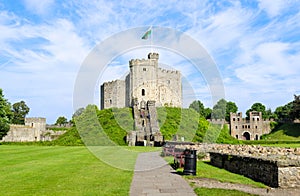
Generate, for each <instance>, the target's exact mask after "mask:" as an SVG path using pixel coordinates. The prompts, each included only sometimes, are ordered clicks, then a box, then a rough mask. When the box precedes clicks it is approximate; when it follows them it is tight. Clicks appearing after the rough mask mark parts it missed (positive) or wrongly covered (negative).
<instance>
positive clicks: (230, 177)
mask: <svg viewBox="0 0 300 196" xmlns="http://www.w3.org/2000/svg"><path fill="white" fill-rule="evenodd" d="M187 178H212V179H216V180H218V181H220V182H230V183H239V184H246V185H250V186H253V187H260V188H266V187H267V186H266V185H264V184H263V183H260V182H256V181H254V180H251V179H250V178H247V177H245V176H242V175H238V174H234V173H231V172H229V171H227V170H225V169H220V168H218V167H215V166H212V165H210V164H208V162H203V161H198V162H197V175H196V176H195V177H194V176H187Z"/></svg>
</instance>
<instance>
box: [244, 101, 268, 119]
mask: <svg viewBox="0 0 300 196" xmlns="http://www.w3.org/2000/svg"><path fill="white" fill-rule="evenodd" d="M252 111H256V112H261V113H262V118H263V119H267V118H269V116H268V115H267V111H266V106H264V105H263V104H262V103H254V104H253V105H252V106H251V108H250V109H248V110H247V111H246V115H247V119H249V113H250V112H252Z"/></svg>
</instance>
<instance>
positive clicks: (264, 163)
mask: <svg viewBox="0 0 300 196" xmlns="http://www.w3.org/2000/svg"><path fill="white" fill-rule="evenodd" d="M210 160H211V161H210V162H211V164H212V165H214V166H217V167H220V168H224V169H226V170H228V171H230V172H233V173H237V174H241V175H244V176H246V177H248V178H251V179H253V180H255V181H259V182H262V183H264V184H266V185H268V186H271V187H278V186H279V182H278V167H277V165H276V162H273V161H270V160H263V159H259V158H258V159H257V158H253V157H242V156H236V155H227V154H220V153H210Z"/></svg>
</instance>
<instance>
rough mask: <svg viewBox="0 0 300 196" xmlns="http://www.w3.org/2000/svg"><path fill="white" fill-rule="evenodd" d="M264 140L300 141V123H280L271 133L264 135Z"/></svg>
mask: <svg viewBox="0 0 300 196" xmlns="http://www.w3.org/2000/svg"><path fill="white" fill-rule="evenodd" d="M262 139H264V140H277V141H300V124H299V123H294V124H293V123H286V124H281V123H279V124H278V125H277V126H275V128H274V129H273V131H272V132H271V133H270V134H267V135H264V136H263V137H262Z"/></svg>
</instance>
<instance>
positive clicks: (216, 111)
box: [212, 99, 227, 119]
mask: <svg viewBox="0 0 300 196" xmlns="http://www.w3.org/2000/svg"><path fill="white" fill-rule="evenodd" d="M226 104H227V101H226V100H225V99H220V100H219V101H218V102H217V104H216V105H214V107H213V110H212V118H214V119H224V118H225V114H226Z"/></svg>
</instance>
